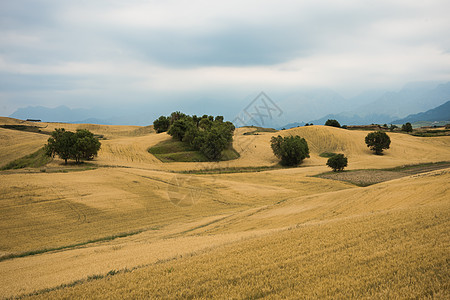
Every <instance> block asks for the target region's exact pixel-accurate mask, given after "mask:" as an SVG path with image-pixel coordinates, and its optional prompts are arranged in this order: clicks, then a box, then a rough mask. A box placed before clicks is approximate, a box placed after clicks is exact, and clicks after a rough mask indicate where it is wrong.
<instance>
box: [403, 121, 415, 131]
mask: <svg viewBox="0 0 450 300" xmlns="http://www.w3.org/2000/svg"><path fill="white" fill-rule="evenodd" d="M402 131H405V132H412V131H413V128H412V125H411V123H409V122H407V123H405V124H403V125H402Z"/></svg>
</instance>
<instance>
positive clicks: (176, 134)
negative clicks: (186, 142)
mask: <svg viewBox="0 0 450 300" xmlns="http://www.w3.org/2000/svg"><path fill="white" fill-rule="evenodd" d="M190 126H194V123H193V122H191V121H190V120H189V119H188V118H186V117H183V118H181V119H177V120H175V121H174V122H173V123H172V125H170V127H169V131H167V133H168V134H169V135H171V136H172V137H173V138H175V139H177V140H180V141H182V140H183V137H184V134H185V133H186V131H187V130H188V128H189V127H190Z"/></svg>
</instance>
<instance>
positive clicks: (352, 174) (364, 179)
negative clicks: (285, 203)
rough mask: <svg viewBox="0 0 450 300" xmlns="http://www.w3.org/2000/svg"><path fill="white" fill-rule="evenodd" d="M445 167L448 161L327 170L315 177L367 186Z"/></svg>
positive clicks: (449, 164)
mask: <svg viewBox="0 0 450 300" xmlns="http://www.w3.org/2000/svg"><path fill="white" fill-rule="evenodd" d="M446 168H450V162H442V163H431V164H419V165H410V166H401V167H397V168H392V169H385V170H354V171H344V172H327V173H324V174H319V175H317V177H320V178H326V179H333V180H341V181H346V182H350V183H353V184H356V185H358V186H368V185H372V184H376V183H380V182H384V181H388V180H393V179H397V178H401V177H405V176H410V175H415V174H420V173H425V172H430V171H434V170H440V169H446Z"/></svg>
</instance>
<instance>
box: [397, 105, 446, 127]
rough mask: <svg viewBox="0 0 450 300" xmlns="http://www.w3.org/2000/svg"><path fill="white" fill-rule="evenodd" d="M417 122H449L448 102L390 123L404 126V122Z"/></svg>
mask: <svg viewBox="0 0 450 300" xmlns="http://www.w3.org/2000/svg"><path fill="white" fill-rule="evenodd" d="M419 121H429V122H435V121H449V122H450V101H447V102H445V103H444V104H442V105H440V106H438V107H436V108H433V109H430V110H428V111H426V112H422V113H418V114H413V115H409V116H407V117H406V118H403V119H399V120H394V121H392V122H391V123H393V124H404V123H406V122H410V123H414V122H419Z"/></svg>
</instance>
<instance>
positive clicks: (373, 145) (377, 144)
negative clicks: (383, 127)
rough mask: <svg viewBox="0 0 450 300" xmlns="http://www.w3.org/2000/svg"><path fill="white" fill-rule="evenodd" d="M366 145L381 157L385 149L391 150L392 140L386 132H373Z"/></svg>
mask: <svg viewBox="0 0 450 300" xmlns="http://www.w3.org/2000/svg"><path fill="white" fill-rule="evenodd" d="M365 141H366V144H367V147H369V148H370V150H372V151H375V154H377V155H381V154H382V152H383V149H389V145H390V144H391V139H390V138H389V136H388V135H387V134H386V132H384V131H375V132H371V133H369V134H368V135H367V136H366V139H365Z"/></svg>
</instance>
